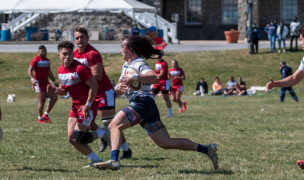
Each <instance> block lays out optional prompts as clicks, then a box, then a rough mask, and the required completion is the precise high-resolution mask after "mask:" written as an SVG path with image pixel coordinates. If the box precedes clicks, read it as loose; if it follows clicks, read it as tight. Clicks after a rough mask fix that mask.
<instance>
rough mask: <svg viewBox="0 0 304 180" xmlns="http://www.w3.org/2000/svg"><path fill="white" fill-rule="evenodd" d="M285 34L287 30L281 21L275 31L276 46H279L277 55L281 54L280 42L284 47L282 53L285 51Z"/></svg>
mask: <svg viewBox="0 0 304 180" xmlns="http://www.w3.org/2000/svg"><path fill="white" fill-rule="evenodd" d="M287 34H288V28H287V27H286V26H285V25H284V23H283V21H282V20H281V21H280V25H279V26H278V29H277V36H278V44H279V50H278V52H279V53H280V52H281V42H283V46H284V49H283V52H285V49H286V45H285V39H286V36H287Z"/></svg>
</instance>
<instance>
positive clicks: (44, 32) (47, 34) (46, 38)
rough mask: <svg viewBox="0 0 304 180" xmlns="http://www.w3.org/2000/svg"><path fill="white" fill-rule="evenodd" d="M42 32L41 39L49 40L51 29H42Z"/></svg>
mask: <svg viewBox="0 0 304 180" xmlns="http://www.w3.org/2000/svg"><path fill="white" fill-rule="evenodd" d="M40 32H41V33H43V36H42V38H41V41H48V40H49V30H47V29H41V30H40Z"/></svg>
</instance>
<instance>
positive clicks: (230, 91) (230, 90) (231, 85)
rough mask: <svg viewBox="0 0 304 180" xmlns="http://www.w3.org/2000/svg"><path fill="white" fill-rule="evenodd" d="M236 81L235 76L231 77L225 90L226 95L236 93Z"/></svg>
mask: <svg viewBox="0 0 304 180" xmlns="http://www.w3.org/2000/svg"><path fill="white" fill-rule="evenodd" d="M236 83H237V82H236V81H235V80H234V78H233V76H230V79H229V81H228V82H227V83H226V88H224V90H223V91H224V95H232V94H233V91H235V90H236V89H235V86H236Z"/></svg>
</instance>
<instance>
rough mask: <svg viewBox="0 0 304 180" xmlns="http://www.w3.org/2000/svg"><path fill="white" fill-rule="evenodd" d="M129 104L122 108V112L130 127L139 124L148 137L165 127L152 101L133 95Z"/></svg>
mask: <svg viewBox="0 0 304 180" xmlns="http://www.w3.org/2000/svg"><path fill="white" fill-rule="evenodd" d="M129 102H130V104H129V106H127V107H125V108H123V109H122V111H123V112H124V113H125V114H126V115H127V117H128V119H129V121H130V123H131V126H134V125H136V124H140V125H141V126H142V127H143V128H144V130H145V131H146V133H147V134H148V135H150V134H152V133H154V132H156V131H158V130H159V129H162V128H164V127H165V126H164V124H163V123H162V122H161V120H160V116H159V112H158V108H157V106H156V104H155V101H154V99H152V98H151V97H149V96H144V97H140V95H139V94H134V95H133V96H131V97H130V99H129Z"/></svg>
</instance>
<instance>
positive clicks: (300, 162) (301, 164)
mask: <svg viewBox="0 0 304 180" xmlns="http://www.w3.org/2000/svg"><path fill="white" fill-rule="evenodd" d="M297 165H298V167H299V168H300V169H304V161H303V160H298V161H297Z"/></svg>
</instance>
